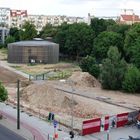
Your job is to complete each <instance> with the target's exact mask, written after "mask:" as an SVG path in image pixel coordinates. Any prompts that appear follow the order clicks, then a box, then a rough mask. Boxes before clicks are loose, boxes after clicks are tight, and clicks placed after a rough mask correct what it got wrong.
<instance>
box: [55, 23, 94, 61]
mask: <svg viewBox="0 0 140 140" xmlns="http://www.w3.org/2000/svg"><path fill="white" fill-rule="evenodd" d="M93 38H94V32H93V31H92V29H91V27H90V26H88V25H87V24H85V23H74V24H71V25H67V24H63V25H62V27H60V28H59V29H58V33H57V41H58V43H59V44H60V51H61V50H63V52H65V54H68V55H69V56H71V57H74V58H76V60H78V58H79V56H86V55H87V54H89V53H90V52H91V50H92V44H93ZM61 47H62V48H63V49H61Z"/></svg>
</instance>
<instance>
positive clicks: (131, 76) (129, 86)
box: [122, 65, 140, 93]
mask: <svg viewBox="0 0 140 140" xmlns="http://www.w3.org/2000/svg"><path fill="white" fill-rule="evenodd" d="M122 88H123V90H125V91H127V92H133V93H134V92H140V70H139V69H138V68H137V67H135V66H133V65H132V66H130V67H129V68H128V70H127V72H126V73H125V78H124V81H123V86H122Z"/></svg>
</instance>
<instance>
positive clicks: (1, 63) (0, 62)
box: [0, 61, 29, 78]
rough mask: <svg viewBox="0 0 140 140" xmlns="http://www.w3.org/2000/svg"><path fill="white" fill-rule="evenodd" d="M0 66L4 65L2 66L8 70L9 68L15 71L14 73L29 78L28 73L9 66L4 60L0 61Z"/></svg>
mask: <svg viewBox="0 0 140 140" xmlns="http://www.w3.org/2000/svg"><path fill="white" fill-rule="evenodd" d="M0 66H1V67H4V68H6V69H8V70H10V71H13V72H15V73H17V74H19V75H21V76H23V77H25V78H29V75H28V74H26V73H24V72H21V71H18V70H16V69H14V68H12V67H10V64H8V63H7V62H6V61H0Z"/></svg>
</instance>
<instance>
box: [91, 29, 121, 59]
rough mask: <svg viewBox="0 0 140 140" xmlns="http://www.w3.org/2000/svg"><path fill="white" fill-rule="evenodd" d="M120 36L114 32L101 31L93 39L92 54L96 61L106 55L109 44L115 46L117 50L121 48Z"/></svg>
mask: <svg viewBox="0 0 140 140" xmlns="http://www.w3.org/2000/svg"><path fill="white" fill-rule="evenodd" d="M122 44H123V43H122V36H121V35H120V34H118V33H115V32H107V31H105V32H102V33H100V34H99V35H98V36H97V37H96V38H95V39H94V44H93V54H94V55H95V57H96V59H97V60H98V61H102V59H104V58H106V57H107V52H108V50H109V47H110V46H116V47H117V48H118V49H119V51H120V52H121V50H122Z"/></svg>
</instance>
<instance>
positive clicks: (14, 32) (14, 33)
mask: <svg viewBox="0 0 140 140" xmlns="http://www.w3.org/2000/svg"><path fill="white" fill-rule="evenodd" d="M9 35H10V36H12V37H14V38H15V41H19V40H20V30H19V29H18V28H17V27H13V28H10V31H9Z"/></svg>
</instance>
